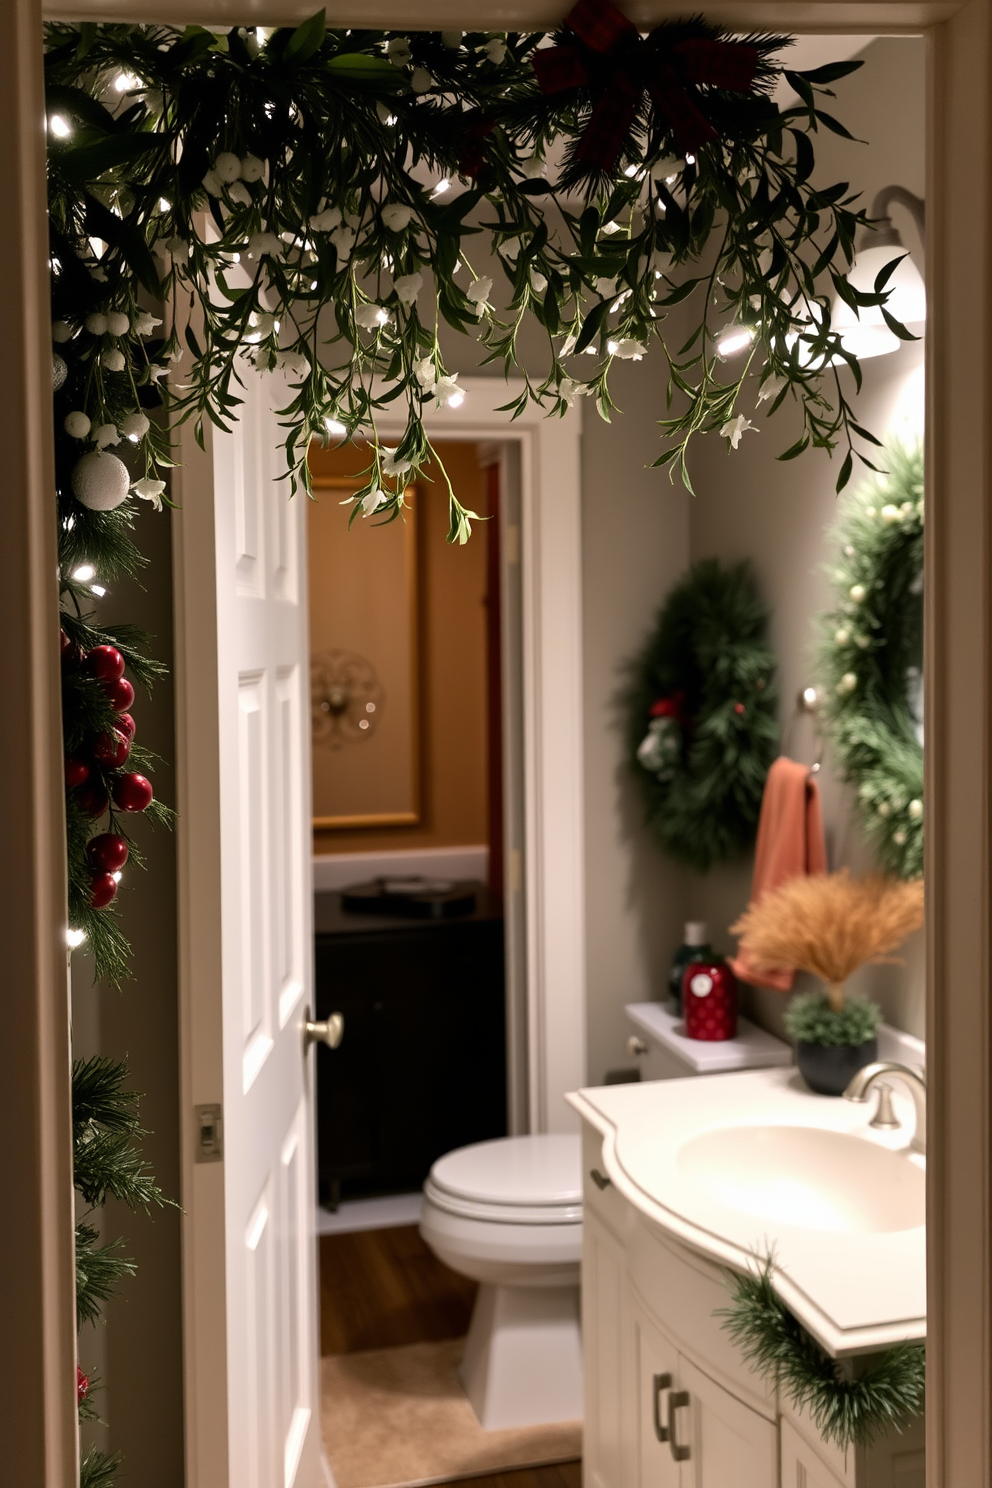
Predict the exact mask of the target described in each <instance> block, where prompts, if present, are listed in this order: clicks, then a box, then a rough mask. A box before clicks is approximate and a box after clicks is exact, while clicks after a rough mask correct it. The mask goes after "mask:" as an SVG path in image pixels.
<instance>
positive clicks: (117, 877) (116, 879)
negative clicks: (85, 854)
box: [110, 868, 121, 884]
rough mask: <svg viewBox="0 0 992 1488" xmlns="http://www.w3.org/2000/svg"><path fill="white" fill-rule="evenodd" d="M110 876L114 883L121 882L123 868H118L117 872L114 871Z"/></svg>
mask: <svg viewBox="0 0 992 1488" xmlns="http://www.w3.org/2000/svg"><path fill="white" fill-rule="evenodd" d="M110 876H111V878H112V879H113V880H114V883H118V884H119V883H120V881H121V870H120V869H119V868H118V870H117V872H116V873H112V874H111V875H110Z"/></svg>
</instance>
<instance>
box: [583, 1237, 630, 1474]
mask: <svg viewBox="0 0 992 1488" xmlns="http://www.w3.org/2000/svg"><path fill="white" fill-rule="evenodd" d="M626 1284H627V1278H626V1258H625V1256H624V1252H623V1247H622V1246H621V1245H619V1244H618V1243H617V1241H616V1240H615V1239H614V1238H613V1236H612V1235H611V1234H610V1232H609V1230H608V1229H607V1228H606V1226H605V1225H604V1224H602V1222H601V1221H600V1220H599V1219H597V1217H596V1215H595V1214H592V1213H591V1212H590V1210H589V1209H588V1208H586V1210H585V1213H584V1216H583V1225H582V1335H583V1354H584V1363H585V1382H584V1392H585V1424H584V1427H583V1450H582V1460H583V1471H584V1474H585V1481H586V1483H587V1485H589V1488H624V1472H623V1455H624V1449H625V1444H626V1443H625V1437H626V1433H625V1431H624V1416H625V1405H626V1401H625V1389H626V1387H627V1380H626V1379H625V1378H624V1376H625V1375H627V1374H629V1371H628V1370H626V1369H625V1368H624V1363H625V1360H624V1358H623V1348H624V1336H625V1327H624V1323H625V1318H624V1310H625V1309H624V1303H625V1292H626Z"/></svg>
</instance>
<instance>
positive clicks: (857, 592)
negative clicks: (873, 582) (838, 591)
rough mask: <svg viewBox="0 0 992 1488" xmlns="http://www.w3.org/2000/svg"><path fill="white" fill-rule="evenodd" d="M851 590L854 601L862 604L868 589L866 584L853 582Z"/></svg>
mask: <svg viewBox="0 0 992 1488" xmlns="http://www.w3.org/2000/svg"><path fill="white" fill-rule="evenodd" d="M849 592H850V595H851V598H852V599H853V600H854V603H855V604H860V603H861V601H862V600H863V599H864V597H865V594H866V593H867V590H866V589H865V586H864V584H852V585H851V588H850V591H849Z"/></svg>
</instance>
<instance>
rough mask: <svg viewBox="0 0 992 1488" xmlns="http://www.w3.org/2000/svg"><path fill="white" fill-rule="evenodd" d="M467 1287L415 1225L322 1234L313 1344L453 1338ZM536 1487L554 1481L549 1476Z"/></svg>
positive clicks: (328, 1348) (327, 1347) (465, 1315)
mask: <svg viewBox="0 0 992 1488" xmlns="http://www.w3.org/2000/svg"><path fill="white" fill-rule="evenodd" d="M475 1293H476V1284H475V1282H474V1281H469V1280H468V1278H467V1277H464V1276H458V1275H456V1273H455V1272H454V1271H449V1269H448V1267H447V1266H444V1265H442V1264H441V1262H440V1261H439V1260H438V1259H437V1257H436V1256H435V1255H434V1254H433V1252H432V1251H430V1250H428V1248H427V1246H426V1245H425V1244H424V1242H423V1240H421V1238H420V1233H419V1231H418V1229H417V1227H416V1225H404V1226H402V1227H401V1228H397V1229H392V1230H363V1231H361V1232H360V1233H357V1234H345V1235H322V1236H321V1237H320V1352H321V1353H322V1354H353V1353H358V1352H359V1351H360V1350H362V1349H381V1348H402V1347H403V1345H404V1344H408V1343H435V1342H439V1341H440V1340H441V1339H444V1338H461V1337H463V1336H464V1335H465V1334H466V1333H467V1332H468V1324H469V1318H470V1317H471V1315H472V1305H473V1303H474V1302H475ZM512 1476H513V1477H514V1478H516V1477H517V1476H519V1475H518V1474H514V1475H512ZM487 1481H488V1480H487ZM519 1488H535V1485H534V1484H530V1483H526V1484H525V1483H521V1484H520V1485H519ZM541 1488H558V1484H557V1480H549V1481H548V1483H547V1484H544V1483H542V1484H541Z"/></svg>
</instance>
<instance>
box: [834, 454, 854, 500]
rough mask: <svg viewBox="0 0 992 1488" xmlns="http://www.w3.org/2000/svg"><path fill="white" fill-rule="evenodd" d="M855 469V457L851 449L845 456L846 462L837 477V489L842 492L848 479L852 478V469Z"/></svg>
mask: <svg viewBox="0 0 992 1488" xmlns="http://www.w3.org/2000/svg"><path fill="white" fill-rule="evenodd" d="M853 469H854V459H853V457H852V455H851V451H850V450H848V452H847V454H846V455H845V456H844V463H843V465H842V466H841V467H840V474H839V475H838V477H837V487H836V489H837V491H838V493H839V492H841V491H843V489H844V487H845V486H846V485H847V483H848V481H849V480H850V479H851V471H852V470H853Z"/></svg>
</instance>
